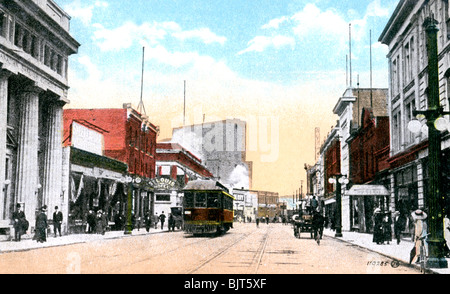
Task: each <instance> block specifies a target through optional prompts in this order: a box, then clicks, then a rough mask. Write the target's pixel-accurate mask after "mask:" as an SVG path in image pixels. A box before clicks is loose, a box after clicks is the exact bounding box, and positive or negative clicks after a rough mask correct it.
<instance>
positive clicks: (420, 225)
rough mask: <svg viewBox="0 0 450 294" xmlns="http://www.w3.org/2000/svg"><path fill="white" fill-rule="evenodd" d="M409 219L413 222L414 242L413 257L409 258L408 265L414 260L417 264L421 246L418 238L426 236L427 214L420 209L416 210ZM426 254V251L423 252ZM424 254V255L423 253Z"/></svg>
mask: <svg viewBox="0 0 450 294" xmlns="http://www.w3.org/2000/svg"><path fill="white" fill-rule="evenodd" d="M411 217H412V219H413V221H414V228H415V229H414V242H415V249H416V250H415V256H414V257H412V258H411V260H410V263H412V262H413V261H414V260H416V262H418V261H419V260H417V259H418V258H419V254H420V246H421V240H420V238H421V237H423V236H426V234H427V223H426V221H425V220H426V219H427V214H426V213H425V212H424V211H422V210H421V209H417V210H415V211H413V212H412V213H411ZM426 247H427V246H426V240H425V248H426ZM425 252H426V250H425ZM425 254H426V253H425Z"/></svg>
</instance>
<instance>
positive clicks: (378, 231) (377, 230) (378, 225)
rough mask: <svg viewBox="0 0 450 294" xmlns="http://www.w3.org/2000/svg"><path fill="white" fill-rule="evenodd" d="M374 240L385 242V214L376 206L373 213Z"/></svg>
mask: <svg viewBox="0 0 450 294" xmlns="http://www.w3.org/2000/svg"><path fill="white" fill-rule="evenodd" d="M373 218H374V220H373V223H374V227H373V242H374V243H377V244H383V243H384V235H383V214H382V213H381V209H380V208H376V209H375V211H374V215H373Z"/></svg>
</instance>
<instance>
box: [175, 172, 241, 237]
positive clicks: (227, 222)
mask: <svg viewBox="0 0 450 294" xmlns="http://www.w3.org/2000/svg"><path fill="white" fill-rule="evenodd" d="M183 190H184V200H183V211H184V228H183V229H184V231H185V233H188V234H194V235H201V234H211V233H216V234H218V235H220V234H222V233H225V232H227V231H228V230H229V229H230V228H232V227H233V217H234V211H233V201H234V197H233V196H232V195H230V194H229V191H228V189H227V188H226V187H225V186H223V185H222V184H221V183H220V182H218V181H214V180H195V181H191V182H189V183H188V184H187V185H186V187H185V188H184V189H183Z"/></svg>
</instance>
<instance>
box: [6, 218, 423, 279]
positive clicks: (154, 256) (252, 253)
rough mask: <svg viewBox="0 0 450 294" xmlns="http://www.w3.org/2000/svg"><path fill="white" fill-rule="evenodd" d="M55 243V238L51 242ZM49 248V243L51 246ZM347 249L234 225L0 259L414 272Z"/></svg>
mask: <svg viewBox="0 0 450 294" xmlns="http://www.w3.org/2000/svg"><path fill="white" fill-rule="evenodd" d="M50 239H52V238H50ZM49 242H51V240H50V241H49ZM391 262H392V259H390V258H388V257H386V256H383V255H380V254H377V253H374V252H373V251H369V250H367V249H364V248H362V247H360V246H355V245H352V244H351V243H346V242H342V241H340V240H337V239H335V238H332V237H327V236H324V239H323V240H322V241H321V243H320V245H318V244H317V243H316V242H315V241H313V240H312V239H310V238H309V235H308V234H304V235H302V238H300V239H297V238H295V237H294V235H293V231H292V227H291V226H290V225H282V224H269V225H266V224H260V226H259V228H257V227H256V225H255V224H243V223H242V224H241V223H235V226H234V228H233V229H232V230H230V231H229V232H228V233H227V234H225V235H223V236H221V237H193V236H190V235H186V234H184V233H183V232H180V231H178V232H171V233H169V232H164V233H159V234H142V230H141V232H140V235H135V236H131V237H123V238H113V239H101V238H98V239H95V240H90V241H88V242H84V243H77V244H69V245H65V246H56V247H47V248H38V249H31V250H26V251H17V252H6V253H3V254H0V265H1V266H0V273H50V274H60V273H61V274H64V273H82V274H93V273H102V274H116V273H145V274H159V273H161V274H301V273H308V274H333V273H343V274H349V273H351V274H366V273H380V274H409V273H419V271H418V270H417V269H415V268H412V267H407V266H404V265H402V264H401V263H400V265H399V266H398V267H393V266H392V265H391Z"/></svg>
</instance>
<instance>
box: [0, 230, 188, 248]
mask: <svg viewBox="0 0 450 294" xmlns="http://www.w3.org/2000/svg"><path fill="white" fill-rule="evenodd" d="M168 232H169V231H163V230H158V231H154V232H148V233H142V234H122V235H113V236H104V237H103V238H98V239H93V240H72V241H68V242H64V243H61V244H49V243H47V244H45V243H44V244H43V245H41V246H38V247H34V246H33V247H25V248H13V249H1V248H0V254H3V253H12V252H24V251H31V250H38V249H44V248H54V247H62V246H69V245H74V244H84V243H90V242H96V241H102V240H115V239H122V238H129V237H139V236H148V235H153V234H161V233H168ZM175 232H177V231H175ZM179 232H180V231H179ZM83 235H84V234H83ZM67 236H71V235H67ZM72 236H74V235H72ZM4 242H12V241H4ZM34 244H37V243H34ZM0 247H1V246H0Z"/></svg>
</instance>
